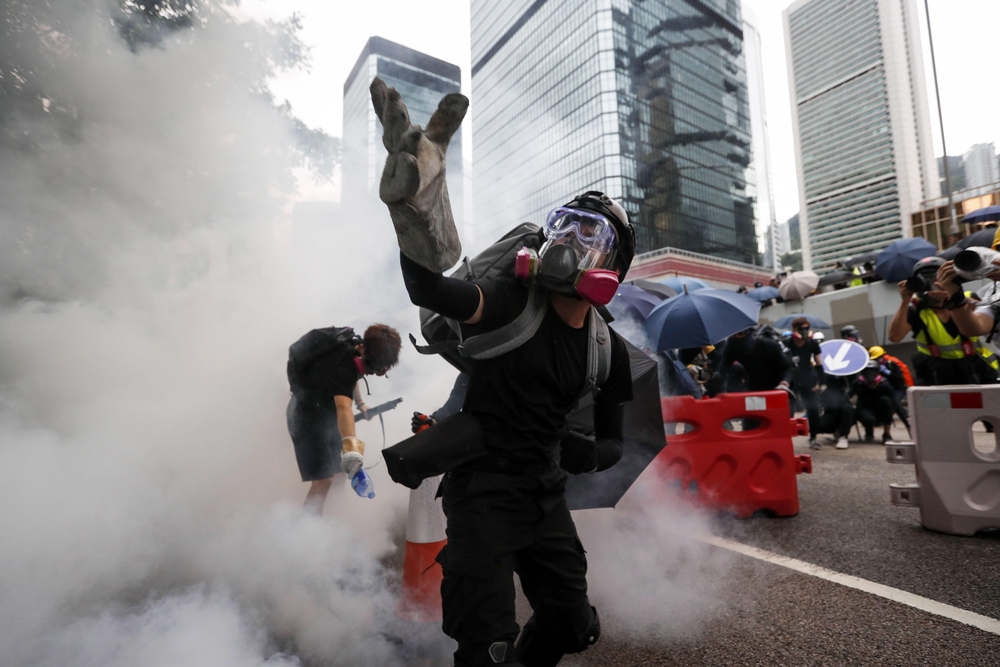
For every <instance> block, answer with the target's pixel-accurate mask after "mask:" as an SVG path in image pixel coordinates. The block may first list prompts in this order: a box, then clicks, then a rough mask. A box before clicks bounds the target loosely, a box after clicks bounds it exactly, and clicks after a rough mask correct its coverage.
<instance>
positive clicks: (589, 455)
mask: <svg viewBox="0 0 1000 667" xmlns="http://www.w3.org/2000/svg"><path fill="white" fill-rule="evenodd" d="M559 449H560V454H559V467H560V468H562V469H563V470H565V471H566V472H568V473H570V474H572V475H579V474H580V473H585V472H594V471H595V470H596V469H597V462H598V461H597V441H596V440H595V439H594V438H593V437H591V436H586V435H583V434H581V433H576V432H574V431H569V432H567V433H566V435H565V436H564V437H563V439H562V442H561V443H559Z"/></svg>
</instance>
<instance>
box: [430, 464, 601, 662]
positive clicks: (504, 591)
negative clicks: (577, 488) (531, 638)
mask: <svg viewBox="0 0 1000 667" xmlns="http://www.w3.org/2000/svg"><path fill="white" fill-rule="evenodd" d="M565 486H566V473H565V472H563V471H562V470H561V469H559V468H557V467H554V468H553V469H552V470H550V471H548V472H546V473H544V474H542V475H540V476H537V477H522V476H513V475H502V474H496V473H490V472H480V471H473V470H470V469H467V468H460V469H457V470H454V471H452V472H449V473H448V474H446V475H445V478H444V481H443V483H442V487H441V491H442V496H443V498H442V504H443V508H444V513H445V516H446V517H447V519H448V524H447V536H448V543H447V545H446V546H445V547H444V549H442V550H441V553H440V554H439V555H438V558H437V559H438V562H439V563H441V566H442V569H443V570H444V580H443V581H442V583H441V601H442V607H443V612H444V621H443V623H442V628H443V630H444V632H445V634H447V635H448V636H449V637H451V638H453V639H455V640H456V641H457V642H458V650H457V651H456V652H455V664H456V665H470V666H472V665H490V664H493V661H492V659H491V658H490V657H489V653H488V650H489V647H490V645H491V644H493V643H494V642H503V641H508V642H513V641H514V640H515V639H516V638H517V635H518V631H519V627H518V624H517V621H516V619H515V615H514V597H515V592H514V576H513V575H514V573H515V572H516V573H517V574H518V576H519V577H520V579H521V588H522V590H523V591H524V594H525V596H526V597H527V598H528V602H529V603H530V604H531V608H532V609H533V611H534V614H535V618H536V620H537V622H538V623H539V624H540V625H541V626H543V627H544V628H545V630H546V632H552V633H555V634H563V633H567V632H568V633H572V632H573V631H579V630H581V629H580V628H572V627H569V624H571V623H573V622H574V620H573V619H577V620H578V619H580V618H581V617H583V618H588V617H589V616H590V613H589V610H590V602H589V600H588V598H587V579H586V574H587V560H586V556H585V555H584V551H583V545H582V544H581V543H580V539H579V537H578V536H577V533H576V526H575V525H574V524H573V519H572V518H571V517H570V513H569V509H568V508H567V507H566V499H565ZM507 661H508V662H514V659H513V657H510V658H509V659H508V660H507Z"/></svg>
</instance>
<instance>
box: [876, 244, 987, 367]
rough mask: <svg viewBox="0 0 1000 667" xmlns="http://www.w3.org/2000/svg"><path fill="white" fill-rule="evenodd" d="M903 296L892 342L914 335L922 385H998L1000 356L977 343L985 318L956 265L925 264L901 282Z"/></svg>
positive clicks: (915, 360)
mask: <svg viewBox="0 0 1000 667" xmlns="http://www.w3.org/2000/svg"><path fill="white" fill-rule="evenodd" d="M899 294H900V296H901V297H902V301H901V303H900V305H899V310H897V311H896V314H895V316H893V318H892V322H891V323H890V324H889V340H890V341H892V342H893V343H899V342H901V341H902V340H903V338H904V337H905V336H906V334H907V333H908V332H910V331H912V332H913V337H914V339H916V341H917V354H916V355H914V357H913V370H914V373H915V374H916V376H917V384H918V385H922V386H927V385H943V384H987V383H992V382H996V381H997V368H998V363H997V358H996V355H994V354H993V353H992V352H991V351H990V350H989V349H988V348H986V347H985V346H983V345H982V343H980V342H979V339H978V338H977V336H978V335H979V334H980V332H981V330H982V328H983V327H982V318H981V317H979V315H976V314H974V313H973V312H972V309H971V305H970V304H969V303H968V300H967V298H966V297H965V295H964V293H963V292H962V291H961V285H960V284H959V283H958V282H956V274H955V271H954V268H953V266H952V263H951V262H945V260H943V259H941V258H940V257H925V258H924V259H921V260H919V261H918V262H917V263H916V264H914V266H913V275H912V276H911V277H910V278H907V279H906V280H904V281H901V282H900V283H899ZM990 322H992V319H990ZM976 323H979V324H976ZM990 328H992V325H990V326H989V327H987V328H986V331H987V332H988V331H989V329H990Z"/></svg>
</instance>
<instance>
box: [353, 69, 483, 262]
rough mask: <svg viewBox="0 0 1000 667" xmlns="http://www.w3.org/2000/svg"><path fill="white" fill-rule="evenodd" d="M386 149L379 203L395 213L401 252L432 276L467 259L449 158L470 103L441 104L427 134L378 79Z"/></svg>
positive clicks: (453, 99) (375, 98) (375, 90)
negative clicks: (450, 193) (450, 191)
mask: <svg viewBox="0 0 1000 667" xmlns="http://www.w3.org/2000/svg"><path fill="white" fill-rule="evenodd" d="M370 91H371V96H372V105H373V106H374V108H375V114H376V115H377V116H378V119H379V120H380V121H381V122H382V128H383V135H382V143H383V144H384V145H385V148H386V150H387V151H389V157H388V158H387V159H386V163H385V169H384V170H383V172H382V181H381V183H380V184H379V198H380V199H381V200H382V201H383V202H385V204H386V205H387V206H388V207H389V215H390V216H391V217H392V223H393V226H394V227H395V228H396V238H397V241H398V242H399V249H400V250H401V251H402V252H403V254H404V255H406V256H407V257H409V258H410V259H412V260H413V261H415V262H416V263H418V264H420V265H421V266H423V267H424V268H426V269H429V270H430V271H434V272H437V273H440V272H442V271H444V270H445V269H447V268H449V267H451V266H454V265H455V263H456V262H458V260H459V259H460V258H461V256H462V244H461V242H460V241H459V239H458V230H457V229H456V228H455V219H454V217H453V216H452V212H451V201H450V199H449V198H448V184H447V182H446V181H445V153H446V151H447V149H448V142H449V141H451V136H452V135H453V134H454V133H455V131H456V130H457V129H458V127H459V125H461V124H462V119H463V118H465V112H466V111H467V110H468V108H469V99H468V98H467V97H465V96H464V95H461V94H459V93H451V94H449V95H445V97H444V98H443V99H442V100H441V102H440V103H439V104H438V108H437V111H435V112H434V115H433V116H431V120H430V122H429V123H427V128H426V129H421V128H420V126H419V125H414V124H413V123H411V122H410V115H409V113H408V112H407V110H406V105H405V104H404V103H403V100H402V98H401V97H400V95H399V93H398V92H397V91H396V89H395V88H389V87H388V86H386V85H385V82H384V81H382V79H379V78H378V77H376V78H375V80H374V81H372V84H371V86H370Z"/></svg>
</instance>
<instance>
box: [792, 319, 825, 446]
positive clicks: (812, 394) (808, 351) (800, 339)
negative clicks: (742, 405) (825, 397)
mask: <svg viewBox="0 0 1000 667" xmlns="http://www.w3.org/2000/svg"><path fill="white" fill-rule="evenodd" d="M810 330H811V327H810V325H809V320H808V319H806V318H805V317H797V318H795V319H794V320H793V321H792V335H791V336H790V337H789V338H788V342H787V346H788V352H787V357H788V361H789V362H790V363H789V368H788V370H787V371H786V373H785V380H786V381H787V382H788V384H789V385H790V386H791V388H792V391H794V392H795V395H796V396H798V399H799V403H800V404H801V405H802V408H803V409H804V410H805V411H806V417H807V418H808V419H809V446H810V447H812V448H813V449H820V448H821V447H822V445H820V444H819V441H818V440H817V439H816V434H817V433H819V416H820V415H819V403H818V400H817V399H818V395H819V388H820V380H821V379H822V369H823V363H822V361H821V359H820V349H819V343H817V342H816V341H814V340H813V339H812V336H811V331H810Z"/></svg>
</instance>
